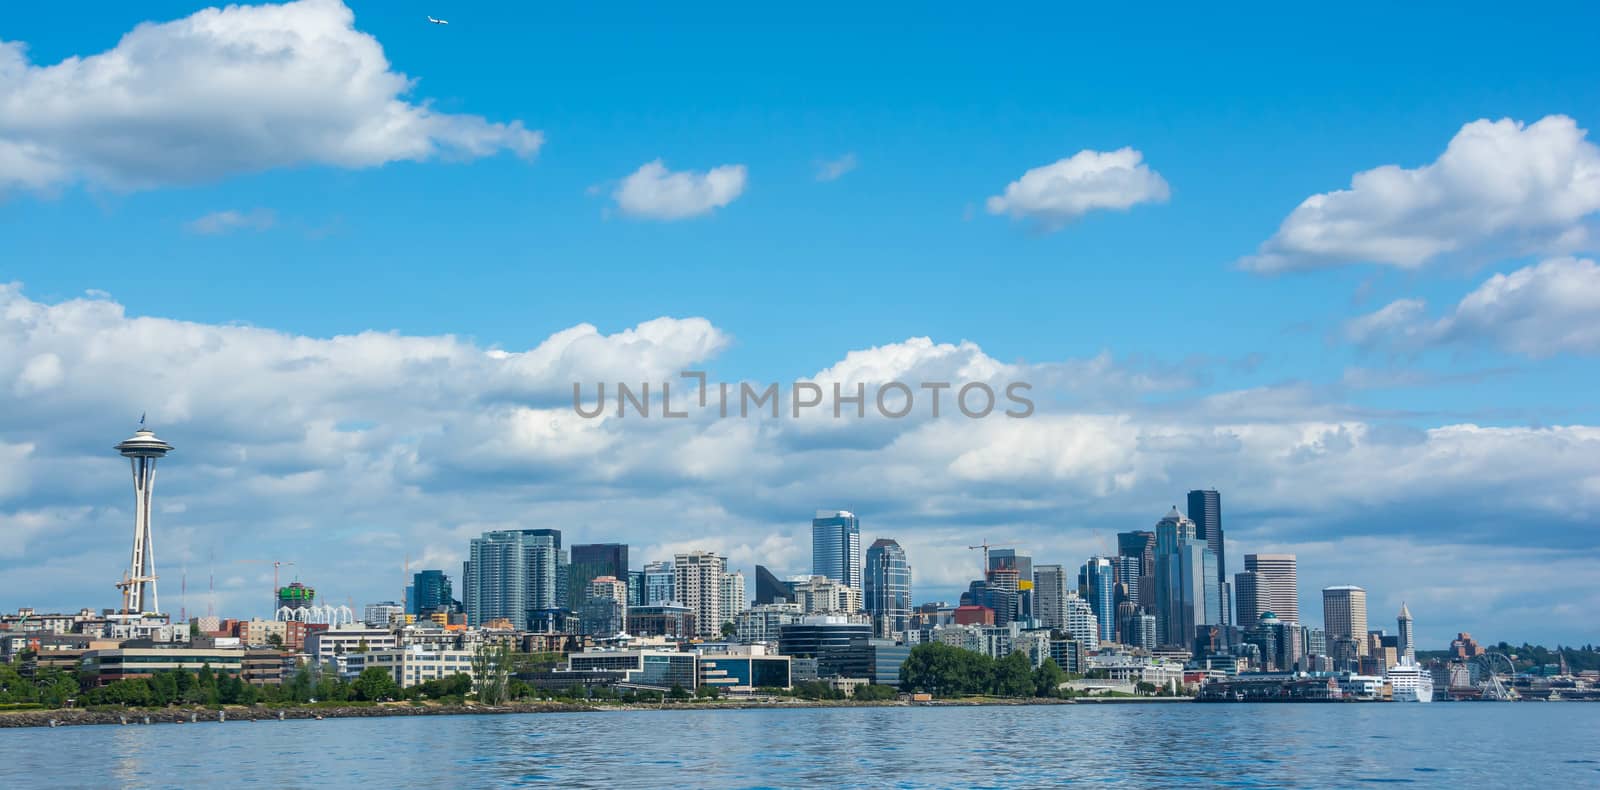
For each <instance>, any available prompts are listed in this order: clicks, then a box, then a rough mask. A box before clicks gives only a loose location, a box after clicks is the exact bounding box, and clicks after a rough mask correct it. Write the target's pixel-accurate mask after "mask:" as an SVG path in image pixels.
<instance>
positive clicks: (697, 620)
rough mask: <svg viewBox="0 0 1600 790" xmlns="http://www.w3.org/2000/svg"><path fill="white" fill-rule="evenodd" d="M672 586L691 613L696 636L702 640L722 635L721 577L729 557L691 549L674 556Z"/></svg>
mask: <svg viewBox="0 0 1600 790" xmlns="http://www.w3.org/2000/svg"><path fill="white" fill-rule="evenodd" d="M672 568H673V589H674V590H675V591H676V592H677V594H678V601H679V602H680V603H682V604H683V605H684V606H687V607H689V611H690V612H692V613H693V614H694V630H695V635H696V636H699V637H701V638H704V639H717V638H720V637H721V636H722V624H723V623H725V622H728V620H727V619H725V615H724V609H723V605H722V577H723V576H725V575H727V573H728V560H727V559H726V558H724V557H721V556H718V555H716V554H713V553H712V552H709V551H691V552H687V553H684V554H679V555H677V556H676V557H674V558H673V562H672Z"/></svg>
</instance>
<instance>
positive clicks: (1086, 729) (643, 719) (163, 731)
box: [0, 703, 1600, 788]
mask: <svg viewBox="0 0 1600 790" xmlns="http://www.w3.org/2000/svg"><path fill="white" fill-rule="evenodd" d="M1068 782H1082V783H1093V784H1113V785H1121V786H1126V787H1164V786H1171V785H1198V786H1230V787H1356V786H1362V785H1366V784H1369V783H1409V784H1412V785H1413V786H1429V787H1431V786H1446V785H1452V786H1455V787H1464V786H1469V785H1479V784H1483V785H1491V783H1492V784H1498V785H1501V786H1507V787H1524V786H1530V785H1533V784H1537V785H1540V786H1560V787H1564V788H1566V787H1600V705H1597V704H1587V703H1550V704H1538V703H1515V704H1489V703H1478V704H1473V703H1456V704H1433V705H1402V704H1389V705H1359V704H1357V705H1188V704H1162V705H1077V706H1028V707H1001V706H994V707H967V708H827V709H778V710H721V711H671V710H667V711H637V712H606V713H568V714H531V715H516V716H429V717H405V718H373V719H327V720H323V721H285V722H278V721H274V722H259V723H254V724H251V723H246V722H228V723H226V724H218V723H214V722H213V723H202V724H184V725H152V726H127V727H117V726H97V727H70V728H57V729H31V730H0V787H4V788H23V787H110V786H126V787H217V786H221V785H245V786H267V787H310V786H323V787H347V786H351V785H356V784H361V785H368V786H370V787H373V788H384V787H398V786H403V785H410V786H413V787H486V786H508V785H525V784H534V783H555V784H558V785H560V786H563V787H612V786H616V785H618V784H627V785H629V786H634V787H661V786H677V787H801V786H873V787H879V786H889V787H1036V786H1040V785H1045V784H1062V783H1068Z"/></svg>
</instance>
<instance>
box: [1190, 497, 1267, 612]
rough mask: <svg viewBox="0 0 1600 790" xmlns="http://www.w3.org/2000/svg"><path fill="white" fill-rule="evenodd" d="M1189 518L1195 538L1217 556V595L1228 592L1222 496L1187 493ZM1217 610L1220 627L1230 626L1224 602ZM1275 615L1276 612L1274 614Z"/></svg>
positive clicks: (1227, 607) (1226, 606) (1227, 608)
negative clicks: (1193, 528) (1191, 521)
mask: <svg viewBox="0 0 1600 790" xmlns="http://www.w3.org/2000/svg"><path fill="white" fill-rule="evenodd" d="M1189 518H1190V519H1191V520H1193V521H1194V527H1195V536H1196V537H1198V538H1199V539H1200V540H1203V541H1205V544H1206V548H1208V549H1211V553H1212V554H1215V555H1216V556H1217V590H1218V592H1219V594H1222V593H1226V592H1227V590H1228V567H1227V561H1226V558H1227V556H1228V555H1227V552H1226V547H1225V546H1224V545H1223V540H1222V494H1220V493H1218V492H1217V491H1216V490H1215V489H1211V490H1207V491H1199V490H1196V491H1190V492H1189ZM1221 604H1222V605H1221V608H1220V609H1219V612H1220V616H1221V618H1222V619H1221V620H1219V621H1217V624H1220V625H1230V624H1231V620H1232V618H1231V617H1230V614H1231V613H1230V611H1229V610H1230V609H1231V608H1232V607H1230V606H1228V605H1227V602H1226V601H1222V602H1221ZM1274 614H1276V612H1274Z"/></svg>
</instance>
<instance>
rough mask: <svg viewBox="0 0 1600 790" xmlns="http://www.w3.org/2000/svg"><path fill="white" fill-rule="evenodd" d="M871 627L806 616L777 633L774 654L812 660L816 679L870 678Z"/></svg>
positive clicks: (783, 627) (816, 616)
mask: <svg viewBox="0 0 1600 790" xmlns="http://www.w3.org/2000/svg"><path fill="white" fill-rule="evenodd" d="M871 639H872V626H871V625H869V624H867V623H854V622H851V621H850V620H849V618H846V617H839V616H836V615H809V616H806V617H804V618H802V619H801V621H800V622H798V623H793V624H790V625H785V626H782V627H781V628H779V631H778V652H780V653H782V654H784V655H786V656H796V657H802V658H814V659H816V660H817V675H818V677H822V678H827V677H832V676H839V677H848V678H870V677H872V655H871V652H870V650H869V647H870V644H869V642H870V640H871Z"/></svg>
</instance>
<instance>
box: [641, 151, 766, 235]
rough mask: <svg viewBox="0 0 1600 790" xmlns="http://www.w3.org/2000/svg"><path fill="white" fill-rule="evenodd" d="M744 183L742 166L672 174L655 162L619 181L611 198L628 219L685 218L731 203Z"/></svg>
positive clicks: (741, 191) (658, 162)
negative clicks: (630, 217)
mask: <svg viewBox="0 0 1600 790" xmlns="http://www.w3.org/2000/svg"><path fill="white" fill-rule="evenodd" d="M744 183H745V167H744V165H722V166H721V167H713V168H711V169H710V170H707V171H705V172H696V171H693V170H682V171H678V172H673V171H671V170H668V169H667V166H666V165H665V164H664V163H662V161H661V160H660V159H657V160H655V161H654V162H647V163H645V164H644V165H643V166H641V167H640V168H639V169H638V170H635V171H633V173H632V174H630V175H629V176H628V177H627V178H624V179H622V183H621V184H619V185H618V186H617V189H616V191H615V192H613V193H612V195H611V196H612V197H613V198H614V199H615V200H616V201H617V208H619V209H621V210H622V213H624V214H626V215H628V216H632V217H641V218H644V219H659V220H675V219H688V218H690V217H698V216H701V215H703V214H709V213H711V212H712V211H714V210H716V209H719V208H722V207H723V206H726V205H728V204H729V203H732V202H733V201H734V200H736V199H737V198H738V197H739V195H741V194H743V193H744Z"/></svg>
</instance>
